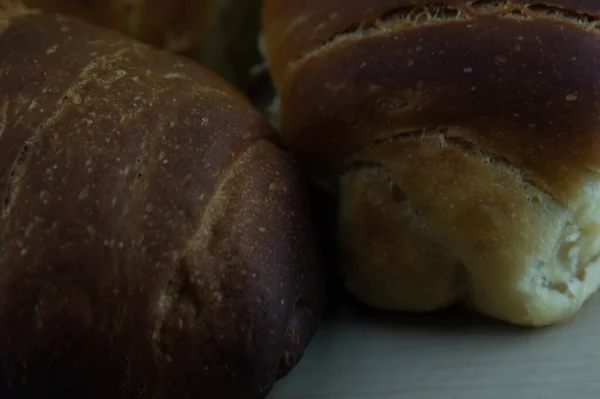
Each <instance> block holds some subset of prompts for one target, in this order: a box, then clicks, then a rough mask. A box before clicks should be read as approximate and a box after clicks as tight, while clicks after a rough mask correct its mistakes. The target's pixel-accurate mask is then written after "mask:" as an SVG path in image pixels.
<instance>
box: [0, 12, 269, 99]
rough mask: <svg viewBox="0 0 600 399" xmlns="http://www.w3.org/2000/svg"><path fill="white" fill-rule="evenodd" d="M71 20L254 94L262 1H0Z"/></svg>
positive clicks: (258, 59)
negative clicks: (194, 65)
mask: <svg viewBox="0 0 600 399" xmlns="http://www.w3.org/2000/svg"><path fill="white" fill-rule="evenodd" d="M3 1H5V2H13V3H18V2H20V1H23V2H24V3H25V4H26V5H27V6H29V7H33V8H39V9H41V10H44V11H45V12H51V13H61V14H66V15H70V16H74V17H77V18H80V19H82V20H85V21H87V22H90V23H94V24H96V25H100V26H103V27H106V28H110V29H113V30H117V31H119V32H121V33H125V34H127V35H128V36H130V37H133V38H135V39H137V40H140V41H142V42H145V43H149V44H151V45H153V46H156V47H159V48H162V49H165V50H167V51H171V52H175V53H178V54H182V55H185V56H187V57H189V58H191V59H194V60H195V61H197V62H200V63H201V64H202V65H203V66H204V67H206V68H209V69H210V70H211V71H213V72H216V73H218V74H219V75H220V76H221V77H224V78H225V79H227V80H228V81H229V82H230V83H232V84H234V85H235V86H237V87H238V89H240V90H242V91H244V92H251V91H253V90H257V88H255V87H254V85H255V84H256V83H255V80H257V79H255V77H254V75H253V74H252V73H251V69H252V68H253V67H254V66H255V65H256V64H259V63H260V62H261V57H260V54H259V52H258V45H257V36H258V31H259V13H260V11H259V10H260V6H261V4H262V0H236V1H232V0H109V1H99V0H3Z"/></svg>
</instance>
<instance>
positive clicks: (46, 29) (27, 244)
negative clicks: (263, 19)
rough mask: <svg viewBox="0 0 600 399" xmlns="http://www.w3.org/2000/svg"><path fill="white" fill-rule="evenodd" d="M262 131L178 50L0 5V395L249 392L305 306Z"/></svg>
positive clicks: (309, 270) (295, 330)
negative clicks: (177, 54) (166, 50)
mask: <svg viewBox="0 0 600 399" xmlns="http://www.w3.org/2000/svg"><path fill="white" fill-rule="evenodd" d="M277 139H278V135H277V134H276V132H275V131H274V130H273V129H272V128H271V126H270V125H269V123H268V122H267V121H266V120H265V118H264V117H263V116H262V115H261V114H260V113H259V111H257V110H256V109H255V108H254V107H253V106H252V105H251V104H250V102H249V101H248V100H247V99H246V98H245V97H244V96H242V95H240V94H239V93H238V91H237V90H234V89H232V88H231V87H230V86H229V85H228V84H226V83H225V82H224V81H223V80H221V79H220V78H218V77H217V76H216V75H214V74H212V73H209V72H207V71H206V70H204V69H203V68H201V67H199V66H198V65H196V64H195V63H194V62H192V61H190V60H188V59H186V58H184V57H179V56H176V55H172V54H169V53H166V52H164V51H160V50H157V49H155V48H153V47H151V46H148V45H145V44H141V43H138V42H136V41H133V40H132V39H130V38H127V37H125V36H123V35H121V34H118V33H116V32H111V31H108V30H104V29H102V28H99V27H96V26H93V25H91V24H88V23H85V22H84V21H82V20H77V19H71V18H69V17H66V16H58V15H49V14H43V13H40V12H38V11H30V10H26V9H24V8H10V9H0V192H1V193H2V197H1V198H2V202H1V203H0V397H1V398H3V399H13V398H14V399H24V398H63V399H66V398H86V399H107V398H147V399H148V398H156V399H159V398H164V399H173V398H207V399H214V398H228V399H229V398H232V399H235V398H240V399H242V398H243V399H247V398H261V397H264V396H265V395H266V394H267V393H268V392H269V390H270V389H271V387H272V385H273V383H274V382H275V381H276V380H277V379H279V378H281V377H283V376H284V375H286V374H287V373H288V372H289V371H290V370H291V369H292V368H293V367H294V365H295V364H296V363H297V362H298V361H299V359H300V358H301V357H302V354H303V351H304V349H305V348H306V346H307V345H308V343H309V341H310V340H311V337H312V336H313V333H314V331H315V329H316V325H317V322H318V320H319V318H320V317H321V314H322V309H323V302H324V281H323V273H322V270H321V268H320V261H319V256H318V253H317V249H316V244H315V237H314V230H313V227H312V221H311V214H310V211H309V209H308V205H307V191H306V184H305V183H306V182H305V179H304V177H303V174H302V173H301V172H300V171H299V170H298V167H297V164H296V162H295V161H294V159H293V157H292V156H291V155H290V154H288V153H287V152H286V151H284V150H283V149H281V147H280V146H278V144H277V141H278V140H277Z"/></svg>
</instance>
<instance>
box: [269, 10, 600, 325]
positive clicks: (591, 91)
mask: <svg viewBox="0 0 600 399" xmlns="http://www.w3.org/2000/svg"><path fill="white" fill-rule="evenodd" d="M599 21H600V3H598V2H596V1H567V0H552V1H546V2H544V3H543V4H539V3H538V2H528V1H523V0H515V1H510V2H508V1H458V0H456V1H450V0H447V1H442V2H435V4H434V5H433V4H429V3H428V2H423V1H402V0H378V1H371V2H368V3H367V2H361V1H343V2H342V1H338V0H330V1H313V0H309V1H302V2H301V1H286V2H284V1H278V0H267V1H266V6H265V10H264V14H263V25H264V27H263V35H264V38H265V43H266V46H265V48H266V51H265V54H266V56H267V59H268V62H269V64H270V67H271V73H272V76H273V80H274V83H275V86H276V87H277V89H278V91H279V94H280V109H279V112H280V115H279V124H280V127H281V130H282V132H283V135H284V136H285V137H286V138H287V140H288V141H289V142H290V143H291V144H292V146H293V147H294V148H295V150H296V152H297V153H298V154H299V156H300V157H301V159H302V160H303V162H305V163H306V164H307V165H308V167H309V168H310V169H311V171H312V173H313V174H314V175H315V176H318V177H319V179H320V180H322V181H324V182H325V183H326V185H328V186H329V187H330V188H332V189H336V190H338V192H339V194H340V196H339V201H340V215H339V216H340V218H339V223H340V229H339V231H340V241H341V242H340V244H341V247H342V266H341V267H342V271H343V274H344V276H345V279H346V284H347V286H348V287H349V288H350V289H351V290H352V291H353V292H354V293H355V294H356V295H357V296H358V297H359V298H360V299H362V300H363V301H365V302H367V303H369V304H371V305H374V306H377V307H383V308H388V309H398V310H411V311H422V310H432V309H438V308H441V307H445V306H448V305H450V304H453V303H457V302H466V303H467V304H469V305H470V306H472V307H474V308H476V309H478V310H479V311H481V312H483V313H485V314H488V315H490V316H493V317H497V318H500V319H503V320H506V321H509V322H512V323H517V324H523V325H536V326H537V325H547V324H552V323H556V322H559V321H562V320H566V319H568V318H570V317H572V316H573V315H574V314H575V313H576V312H577V310H578V309H579V308H580V307H581V306H582V304H583V303H584V302H585V300H586V299H587V298H588V297H589V295H591V294H592V293H593V292H595V291H596V290H597V288H598V286H599V285H600V263H599V257H600V244H599V240H600V229H599V227H600V224H599V222H598V217H599V216H600V213H599V211H600V210H599V209H598V206H597V203H598V200H599V199H600V180H599V179H598V171H600V157H599V156H598V154H600V134H599V132H598V126H599V124H598V104H600V94H599V93H600V79H599V75H598V71H599V70H600V58H599V57H598V55H599V54H600V45H599V44H598V43H600V42H599V41H598V39H599V36H600V30H599V29H598V26H599ZM315 99H319V100H318V101H315Z"/></svg>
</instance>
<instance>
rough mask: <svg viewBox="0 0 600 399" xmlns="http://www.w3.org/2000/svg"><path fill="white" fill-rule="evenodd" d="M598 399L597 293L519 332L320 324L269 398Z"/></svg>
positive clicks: (353, 321)
mask: <svg viewBox="0 0 600 399" xmlns="http://www.w3.org/2000/svg"><path fill="white" fill-rule="evenodd" d="M338 398H339V399H403V398H407V399H538V398H539V399H600V294H598V295H596V296H595V297H593V298H592V299H591V300H590V301H589V302H588V304H587V305H586V306H585V307H584V309H582V310H581V312H580V313H579V314H578V315H577V317H576V318H575V319H573V320H572V321H570V322H569V323H567V324H563V325H560V326H556V327H553V328H549V329H543V330H533V331H532V330H526V329H519V328H515V327H509V326H505V325H502V324H497V323H494V322H491V321H488V320H485V319H482V318H477V317H472V316H465V315H464V313H460V312H452V313H448V314H442V315H435V316H431V317H429V316H428V317H408V316H397V317H394V316H389V315H376V314H371V313H370V312H364V310H363V311H361V312H357V311H355V310H352V309H350V308H347V307H343V308H342V309H340V311H339V314H338V315H337V316H335V317H330V318H328V319H326V320H325V321H324V322H323V324H322V325H321V328H320V330H319V332H318V333H317V335H316V337H315V339H314V340H313V342H312V344H311V346H310V347H309V349H308V350H307V352H306V354H305V357H304V358H303V360H302V361H301V362H300V364H299V365H298V366H297V368H296V369H295V370H294V371H293V372H292V373H291V374H290V375H289V376H288V377H286V378H285V379H283V380H282V381H281V382H280V383H279V384H278V385H277V386H276V387H275V389H274V391H273V392H272V394H271V395H270V396H269V399H338Z"/></svg>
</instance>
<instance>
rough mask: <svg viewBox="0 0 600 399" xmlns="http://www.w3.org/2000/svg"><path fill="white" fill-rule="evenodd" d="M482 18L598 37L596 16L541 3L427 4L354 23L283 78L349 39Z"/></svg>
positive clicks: (291, 63) (294, 63)
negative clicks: (562, 27)
mask: <svg viewBox="0 0 600 399" xmlns="http://www.w3.org/2000/svg"><path fill="white" fill-rule="evenodd" d="M446 13H447V14H446ZM447 15H450V16H451V17H450V18H447V17H446V16H447ZM486 16H498V17H499V18H505V19H528V20H533V19H545V20H562V21H565V22H569V23H571V24H573V25H576V26H578V27H580V28H581V29H582V30H584V31H592V32H595V33H596V34H597V35H600V14H592V13H582V12H578V11H577V10H574V9H570V8H566V7H557V6H554V5H546V4H544V3H535V4H529V5H517V4H512V3H511V2H510V1H508V0H500V1H494V0H478V1H470V2H468V3H466V4H465V5H464V6H449V5H443V6H440V5H438V4H435V3H428V4H425V5H420V6H407V7H399V8H396V9H393V10H390V11H387V12H385V13H383V14H382V15H380V16H379V17H377V18H375V19H372V20H370V21H366V22H365V21H363V22H360V23H358V24H354V25H352V26H349V27H348V28H346V29H345V30H343V31H341V32H337V33H335V34H333V35H331V36H330V37H329V38H328V39H326V40H325V41H323V43H321V45H320V46H319V47H318V48H315V49H313V50H311V51H308V52H306V53H304V54H300V55H299V56H298V57H296V58H295V59H294V60H291V61H289V62H288V63H287V65H286V67H285V71H284V76H285V75H287V74H289V73H291V72H292V71H293V70H294V69H296V68H298V66H300V65H301V64H303V63H305V62H307V61H308V60H310V59H312V58H314V57H317V56H319V55H321V54H322V53H324V52H326V51H327V50H329V49H330V48H333V47H336V46H337V45H340V44H342V43H343V42H344V41H346V40H349V39H354V40H361V39H366V38H370V37H375V36H379V35H383V34H388V33H394V32H401V31H410V30H415V29H419V28H421V27H423V26H425V25H430V26H431V25H448V24H451V23H456V22H461V21H467V20H472V19H475V18H478V17H486Z"/></svg>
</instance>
